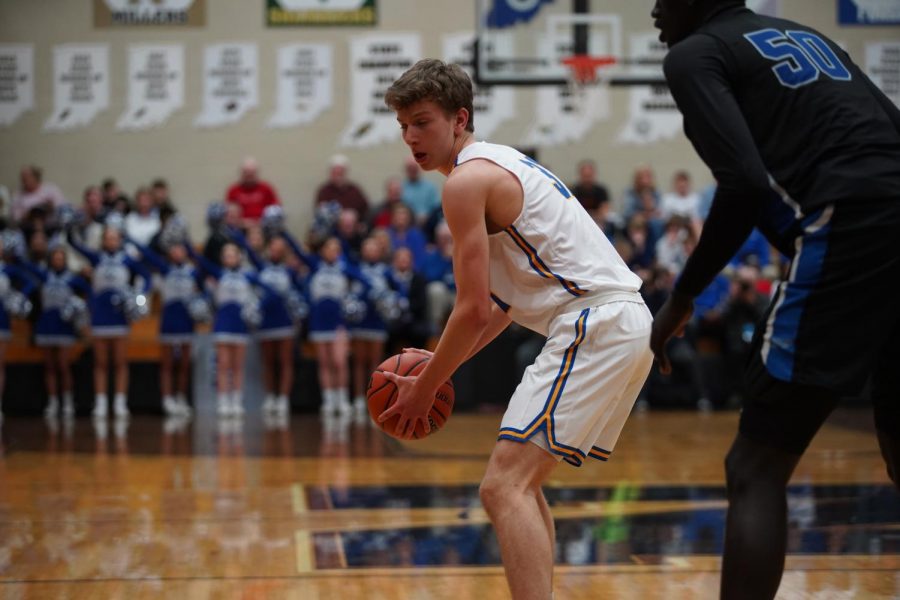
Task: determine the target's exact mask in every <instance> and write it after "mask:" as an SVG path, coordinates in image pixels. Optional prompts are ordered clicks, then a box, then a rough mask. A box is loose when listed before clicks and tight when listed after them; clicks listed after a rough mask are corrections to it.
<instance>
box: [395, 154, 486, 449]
mask: <svg viewBox="0 0 900 600" xmlns="http://www.w3.org/2000/svg"><path fill="white" fill-rule="evenodd" d="M473 167H474V168H473ZM490 185H491V177H490V172H489V171H488V170H487V169H485V167H484V166H481V165H467V166H466V167H465V168H464V170H463V169H461V170H460V171H458V172H456V173H454V175H453V176H452V177H450V178H448V180H447V183H446V184H445V186H444V196H443V206H444V218H445V219H446V220H447V224H448V225H449V226H450V231H451V232H452V234H453V241H454V244H453V265H454V269H455V275H456V285H457V293H456V302H455V304H454V306H453V311H452V312H451V313H450V318H449V319H448V320H447V325H446V327H445V328H444V332H443V334H442V335H441V339H440V341H438V344H437V347H436V348H435V350H434V354H433V355H432V357H431V360H430V361H429V362H428V365H427V366H426V367H425V369H424V370H423V371H422V373H421V374H420V375H419V376H418V377H399V376H396V375H394V374H388V373H385V376H386V377H387V378H388V379H390V380H391V381H394V383H396V384H397V385H398V387H399V388H400V392H399V394H398V398H397V401H396V402H395V403H394V404H393V405H392V406H391V407H390V408H389V409H388V410H386V411H385V412H384V413H382V414H381V416H380V417H379V421H380V422H383V421H386V420H387V419H389V418H391V417H392V416H393V415H394V414H400V419H399V420H398V423H397V434H398V435H401V436H403V437H405V438H407V439H410V438H411V437H412V434H413V432H414V431H415V426H416V423H417V422H418V421H421V422H422V423H423V425H424V427H425V430H426V431H428V429H429V426H428V420H427V415H428V411H429V410H430V409H431V405H432V404H433V403H434V394H435V392H436V391H437V389H438V387H439V386H440V385H441V384H442V383H443V382H444V381H446V380H447V379H449V378H450V376H451V375H452V374H453V372H454V371H456V369H457V368H459V366H460V365H461V364H462V363H463V362H465V360H466V359H467V358H468V357H469V356H470V355H471V354H472V353H473V352H472V351H473V349H474V348H475V347H476V344H478V343H479V341H481V340H482V339H483V336H484V334H485V330H486V329H487V328H488V326H489V325H490V324H492V323H491V321H492V319H491V305H492V303H491V298H490V285H489V269H488V247H489V246H488V234H487V226H486V225H485V219H484V215H485V206H486V204H487V196H488V191H489V187H490ZM498 333H499V332H498Z"/></svg>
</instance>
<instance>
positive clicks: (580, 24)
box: [474, 0, 666, 86]
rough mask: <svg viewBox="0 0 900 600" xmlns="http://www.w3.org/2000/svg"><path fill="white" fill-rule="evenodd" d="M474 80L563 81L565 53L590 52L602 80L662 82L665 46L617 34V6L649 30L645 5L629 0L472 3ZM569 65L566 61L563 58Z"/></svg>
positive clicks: (568, 73) (568, 72)
mask: <svg viewBox="0 0 900 600" xmlns="http://www.w3.org/2000/svg"><path fill="white" fill-rule="evenodd" d="M475 3H476V13H475V15H476V16H475V18H476V21H477V22H476V47H475V61H474V63H475V80H476V82H477V83H479V84H481V85H519V86H536V85H566V84H568V83H570V82H571V81H572V80H573V77H574V74H573V72H572V69H571V63H572V60H571V58H572V57H573V56H582V55H584V56H590V57H595V58H597V59H601V60H597V61H596V62H597V63H598V64H600V63H601V62H604V60H603V59H606V58H615V59H616V64H615V65H613V66H612V67H606V66H604V67H602V71H603V76H602V77H601V80H602V81H604V82H606V83H609V84H610V85H658V84H661V83H664V79H663V74H662V60H663V57H664V56H665V52H666V47H665V45H663V44H661V43H659V42H656V43H655V45H654V43H653V40H652V37H651V38H650V39H649V41H648V36H647V35H643V36H641V37H640V39H639V40H635V39H633V36H628V35H626V33H625V29H624V26H623V21H624V15H623V14H621V11H622V10H628V11H629V12H630V13H632V16H633V15H634V14H635V13H639V14H643V13H646V15H645V17H644V18H645V19H646V27H644V28H643V29H642V31H643V32H644V33H646V32H648V31H652V30H653V26H652V24H651V22H650V14H649V10H650V9H649V7H650V4H649V3H646V6H641V7H640V8H638V7H637V6H634V5H635V4H636V3H633V2H632V1H631V0H475ZM567 59H568V62H569V63H570V65H569V66H567V65H566V64H565V63H566V62H567Z"/></svg>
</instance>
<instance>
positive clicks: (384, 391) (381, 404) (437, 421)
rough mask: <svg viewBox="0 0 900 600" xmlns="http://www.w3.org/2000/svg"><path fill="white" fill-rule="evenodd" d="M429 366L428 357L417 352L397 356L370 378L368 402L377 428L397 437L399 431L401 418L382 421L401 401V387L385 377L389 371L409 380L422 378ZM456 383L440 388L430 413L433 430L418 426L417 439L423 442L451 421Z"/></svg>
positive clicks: (415, 432) (396, 417) (414, 433)
mask: <svg viewBox="0 0 900 600" xmlns="http://www.w3.org/2000/svg"><path fill="white" fill-rule="evenodd" d="M426 364H428V357H427V356H425V355H423V354H418V353H415V352H405V353H401V354H395V355H394V356H392V357H390V358H388V359H387V360H385V361H384V362H383V363H381V364H380V365H378V368H377V369H375V372H374V373H372V376H371V377H370V378H369V387H368V389H367V390H366V400H367V401H368V404H369V416H370V417H372V421H374V422H375V424H376V425H378V426H379V427H381V429H382V430H383V431H384V432H385V433H387V434H388V435H390V436H393V437H397V436H396V435H395V433H394V432H395V430H396V428H397V422H398V421H399V420H400V415H394V416H393V417H391V418H390V419H388V420H387V421H385V422H384V423H379V422H378V415H380V414H381V413H383V412H384V411H386V410H387V409H388V408H389V407H390V406H391V405H392V404H393V403H394V402H395V401H396V400H397V386H396V385H394V383H393V382H391V381H388V380H387V378H386V377H385V376H384V375H383V373H384V372H385V371H390V372H391V373H396V374H397V375H400V376H403V377H407V376H410V375H418V374H419V373H421V372H422V370H423V369H424V368H425V365H426ZM453 400H454V393H453V382H452V381H450V380H447V381H445V382H444V383H442V384H441V386H440V387H439V388H438V390H437V393H436V394H435V397H434V405H433V406H432V407H431V411H429V413H428V424H429V425H430V426H431V431H430V432H429V433H425V428H424V427H423V426H422V424H421V423H417V424H416V430H415V431H414V432H413V439H417V440H418V439H422V438H424V437H426V436H428V435H430V434H432V433H434V432H435V431H437V430H439V429H440V428H441V427H443V426H444V423H446V422H447V419H449V418H450V413H451V412H453Z"/></svg>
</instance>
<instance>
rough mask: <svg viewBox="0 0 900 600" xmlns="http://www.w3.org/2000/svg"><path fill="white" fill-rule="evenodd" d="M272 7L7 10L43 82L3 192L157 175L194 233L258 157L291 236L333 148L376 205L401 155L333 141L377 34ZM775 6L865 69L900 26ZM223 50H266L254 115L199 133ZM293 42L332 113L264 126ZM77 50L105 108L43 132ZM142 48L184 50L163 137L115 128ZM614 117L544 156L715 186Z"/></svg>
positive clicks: (5, 162)
mask: <svg viewBox="0 0 900 600" xmlns="http://www.w3.org/2000/svg"><path fill="white" fill-rule="evenodd" d="M558 1H566V0H558ZM264 4H265V3H264V0H207V9H206V26H204V27H199V28H161V27H157V28H144V27H130V28H121V27H119V28H111V29H95V28H94V26H93V1H92V0H39V1H37V0H2V1H0V43H32V44H34V46H35V79H36V83H35V86H36V87H35V109H34V110H33V111H30V112H28V113H26V114H25V115H24V116H23V117H22V118H20V119H19V120H18V121H17V122H16V123H14V124H13V125H12V126H10V127H8V128H5V129H3V128H0V155H2V159H0V184H3V185H6V186H7V187H8V188H10V190H14V189H15V188H17V186H18V181H17V177H18V175H17V173H18V169H19V167H20V166H21V165H23V164H32V163H33V164H38V165H41V166H43V167H44V170H45V178H46V180H48V181H52V182H54V183H57V184H58V185H59V186H61V188H62V189H63V191H64V193H65V194H66V195H67V197H68V198H69V199H70V200H73V201H78V200H80V195H81V190H82V189H83V188H84V187H85V185H87V184H88V183H96V182H99V181H100V180H101V179H102V178H104V177H106V176H110V175H112V176H114V177H116V178H117V179H118V180H119V182H120V183H121V184H122V186H123V188H124V189H125V190H126V191H127V192H128V193H131V192H132V191H133V190H134V189H135V188H136V187H137V186H138V185H140V184H143V183H147V182H149V181H150V179H151V178H153V177H155V176H162V177H165V178H166V179H168V180H169V182H170V185H171V186H172V190H173V197H174V199H175V200H176V203H177V204H178V205H179V207H180V208H181V209H182V210H183V211H184V213H185V214H186V215H187V217H188V219H189V220H190V221H191V223H192V224H193V226H194V231H195V234H196V235H197V236H198V237H199V236H200V235H201V232H202V231H203V229H202V220H203V213H204V209H205V206H206V204H207V203H208V202H209V201H210V200H211V199H214V198H219V197H220V196H221V195H222V194H223V192H224V190H225V188H226V187H227V186H228V184H229V183H231V182H232V181H233V180H234V179H235V178H236V175H237V165H238V163H239V162H240V160H241V158H242V157H244V156H246V155H253V156H255V157H257V158H258V160H259V161H260V164H261V165H262V176H263V177H264V178H266V179H268V180H270V181H272V182H274V183H275V185H276V186H277V188H278V190H279V192H280V194H281V196H282V199H283V200H284V201H285V203H286V204H287V207H288V217H289V224H290V227H291V228H293V229H295V230H300V228H302V227H305V226H306V224H307V223H308V222H309V219H310V216H311V212H312V211H311V198H312V196H313V194H314V192H315V189H316V187H317V186H318V184H319V183H321V181H322V180H323V179H324V177H325V175H326V171H327V161H328V158H329V156H330V155H331V154H333V153H335V152H338V151H339V152H342V153H344V154H347V155H348V156H349V158H350V160H351V172H350V176H351V178H352V179H354V180H356V181H357V182H359V183H360V184H361V185H362V186H363V188H364V189H365V190H366V192H367V193H368V195H369V196H370V199H371V200H372V201H373V202H376V203H377V202H380V199H381V197H382V190H383V182H384V180H385V178H386V177H387V176H388V175H389V174H393V173H397V172H399V169H400V166H401V164H402V161H403V159H404V157H405V156H406V149H405V146H404V145H403V144H402V143H401V142H400V141H399V139H398V140H397V141H396V142H395V143H391V144H387V145H384V146H379V147H377V148H375V149H368V150H366V149H360V150H356V149H347V148H340V147H339V145H338V144H339V136H340V133H341V131H342V130H343V129H344V127H345V125H346V123H347V121H348V119H349V110H350V106H349V101H350V98H349V95H350V91H349V73H348V63H349V46H348V42H349V40H350V39H351V38H353V37H354V36H357V35H361V34H365V33H370V32H372V31H373V28H359V27H320V28H314V27H305V28H304V27H297V28H268V27H266V26H265V24H264V18H263V10H264ZM597 4H604V5H606V6H608V7H610V8H611V9H612V10H614V11H617V12H619V13H620V14H622V16H623V19H624V24H625V33H626V35H627V34H628V33H630V32H637V31H642V30H644V31H645V30H650V29H652V23H651V19H650V17H649V11H650V9H651V7H652V4H653V3H652V1H651V0H642V1H634V0H605V2H595V6H596V5H597ZM781 4H782V7H783V16H785V17H786V18H791V19H797V20H800V21H802V22H804V23H806V24H809V25H811V26H813V27H816V28H818V29H820V30H821V31H823V32H824V33H826V34H827V35H829V36H832V37H834V38H835V39H836V40H838V41H840V42H842V43H844V44H845V45H846V47H847V49H848V50H849V51H850V53H851V55H852V56H853V57H854V58H855V60H856V61H857V62H858V63H862V62H863V43H864V42H865V41H867V40H879V39H881V40H897V38H898V30H897V29H896V28H894V29H890V28H879V27H854V28H839V27H838V26H837V25H836V16H835V14H836V10H835V2H834V0H782V2H781ZM378 12H379V17H378V22H379V23H378V25H377V26H376V27H375V28H374V30H376V31H385V32H407V31H414V32H418V33H420V34H421V36H422V45H423V46H422V49H423V53H424V54H425V55H430V56H440V55H441V52H442V48H441V38H442V35H444V34H446V33H452V32H458V31H464V30H471V29H472V28H473V24H474V2H473V1H472V0H459V1H440V0H379V2H378ZM228 41H249V42H255V43H257V44H258V45H259V64H260V73H259V94H260V104H259V107H258V108H256V109H255V110H253V111H251V112H250V113H249V114H248V115H247V116H246V117H245V118H244V119H243V120H242V121H240V122H239V123H237V124H234V125H230V126H225V127H220V128H215V129H196V128H195V127H194V126H193V120H194V118H195V117H196V115H197V114H198V113H199V112H200V111H201V103H202V78H201V77H200V76H199V74H200V72H201V70H202V60H203V48H204V46H205V45H206V44H210V43H216V42H228ZM298 41H310V42H326V43H330V44H332V45H333V49H334V64H335V80H334V81H335V96H334V104H333V106H332V107H331V108H330V109H329V110H327V111H326V112H324V114H322V115H321V116H320V117H319V118H318V119H317V120H316V121H315V122H313V123H312V124H310V125H308V126H301V127H296V128H292V129H268V128H266V127H265V122H266V120H267V119H268V117H269V115H271V114H272V112H273V110H274V106H275V85H276V80H275V79H276V78H275V68H274V65H275V62H274V61H275V55H276V50H277V48H278V47H279V46H281V45H283V44H287V43H292V42H298ZM79 42H82V43H96V42H104V43H108V44H109V45H110V78H111V81H110V92H111V101H110V107H109V109H108V110H106V111H105V112H103V113H101V114H100V116H99V117H98V118H97V119H96V120H95V121H93V123H91V124H90V125H89V126H87V127H85V128H82V129H77V130H74V131H70V132H64V133H48V132H44V131H43V129H42V125H43V123H44V121H45V120H46V119H47V118H48V116H49V115H50V112H51V111H52V108H53V107H52V104H53V91H52V82H51V78H52V47H53V46H54V45H55V44H63V43H79ZM140 42H181V43H183V44H184V45H185V51H186V73H187V80H186V90H185V93H186V96H185V105H184V108H183V109H181V110H180V111H178V112H176V113H175V114H174V116H173V117H172V118H171V119H170V120H169V121H168V122H167V123H166V124H165V125H163V126H161V127H159V128H157V129H152V130H149V131H143V132H134V133H132V132H120V131H117V130H116V129H115V123H116V120H117V119H118V117H119V115H121V114H122V112H123V110H124V109H125V103H126V97H127V86H126V77H125V74H126V72H127V48H128V45H129V44H134V43H140ZM518 94H519V98H518V112H517V115H518V116H517V118H516V119H515V120H513V121H508V122H506V123H505V124H504V125H503V126H501V128H500V129H499V130H498V132H497V133H496V134H495V135H494V136H493V140H492V141H496V142H500V143H509V144H514V145H515V144H518V143H519V142H520V141H521V139H522V131H523V128H525V127H526V126H527V125H528V123H529V122H530V121H531V120H532V119H533V115H534V92H533V90H530V89H522V90H520V91H519V92H518ZM611 114H612V117H611V118H610V119H609V120H607V121H605V122H602V123H599V124H598V125H597V126H596V127H595V128H594V129H593V130H592V131H591V132H590V134H589V135H588V136H587V137H586V138H585V139H583V140H581V141H578V142H576V143H572V144H568V145H565V146H560V147H553V148H546V149H540V159H541V161H542V162H543V163H545V164H546V165H548V166H550V167H551V168H553V169H554V170H555V171H556V172H557V173H558V174H559V175H560V176H561V177H563V178H564V179H566V180H570V179H572V178H573V177H574V174H575V163H576V162H577V161H578V160H579V159H581V158H584V157H591V158H594V159H595V160H597V161H598V163H599V165H600V176H601V179H602V180H603V181H605V182H606V183H607V184H608V185H609V186H610V190H611V192H612V193H613V194H614V196H615V197H616V199H618V197H619V195H620V193H621V191H622V190H623V189H624V187H625V186H626V185H627V184H628V183H629V179H630V175H631V171H632V169H633V167H634V166H635V165H637V164H639V163H644V162H646V163H650V164H652V165H653V166H654V168H655V169H656V172H657V177H658V179H659V183H660V184H661V185H662V186H663V187H668V185H669V178H670V176H671V174H672V172H673V171H674V170H676V169H679V168H686V169H688V170H689V171H691V172H692V173H693V174H694V176H695V179H696V182H697V184H698V185H703V184H705V183H708V182H709V181H710V176H709V173H708V171H707V170H706V169H705V167H704V166H703V165H702V163H701V162H700V161H699V159H697V157H696V155H695V153H694V152H693V150H692V149H691V148H690V146H689V144H688V143H687V141H686V140H685V139H684V138H683V136H681V135H679V136H677V137H676V138H675V139H673V140H670V141H664V142H659V143H656V144H653V145H649V146H638V145H622V144H617V143H615V142H614V140H615V137H616V134H617V132H618V130H619V128H620V127H621V123H622V122H623V121H624V120H625V119H626V117H627V114H628V90H627V89H623V88H617V89H613V90H612V92H611ZM476 123H477V120H476ZM439 180H440V177H435V181H439Z"/></svg>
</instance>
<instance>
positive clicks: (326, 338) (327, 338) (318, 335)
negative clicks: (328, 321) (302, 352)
mask: <svg viewBox="0 0 900 600" xmlns="http://www.w3.org/2000/svg"><path fill="white" fill-rule="evenodd" d="M339 336H345V337H346V336H347V330H346V329H344V328H343V327H342V328H340V329H332V330H330V331H310V332H309V335H308V336H307V337H308V338H309V341H311V342H333V341H335V340H336V339H338V337H339Z"/></svg>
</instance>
